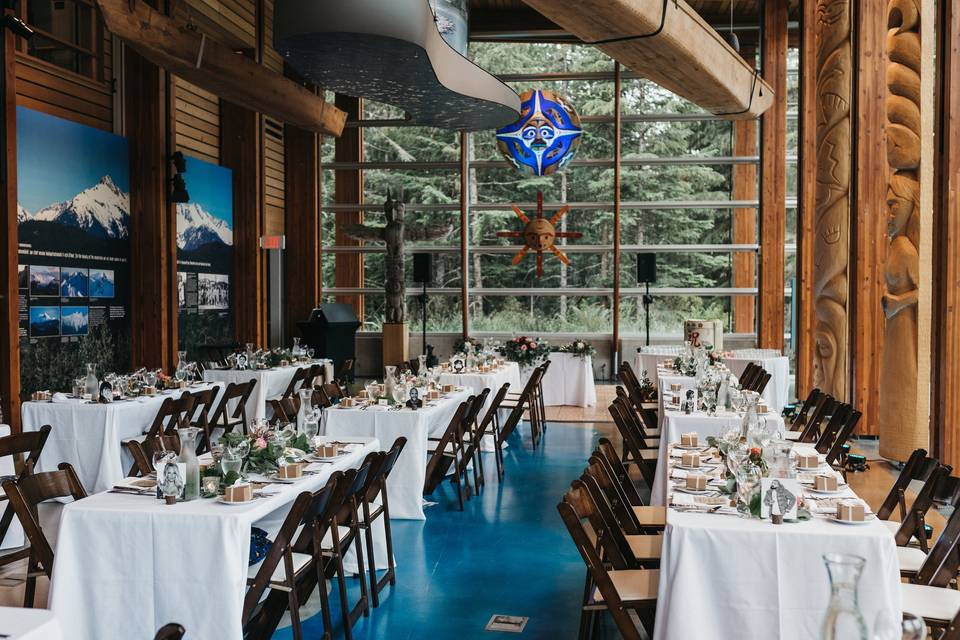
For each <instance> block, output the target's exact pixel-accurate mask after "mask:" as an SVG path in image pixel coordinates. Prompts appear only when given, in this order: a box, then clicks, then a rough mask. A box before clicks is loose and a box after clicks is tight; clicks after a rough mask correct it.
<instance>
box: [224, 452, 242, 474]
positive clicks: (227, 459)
mask: <svg viewBox="0 0 960 640" xmlns="http://www.w3.org/2000/svg"><path fill="white" fill-rule="evenodd" d="M241 468H243V455H241V453H240V450H239V447H227V448H226V449H224V451H223V455H222V456H220V470H221V471H223V477H224V478H226V477H227V476H228V475H229V474H230V472H231V471H232V472H234V473H236V474H238V475H239V474H240V469H241Z"/></svg>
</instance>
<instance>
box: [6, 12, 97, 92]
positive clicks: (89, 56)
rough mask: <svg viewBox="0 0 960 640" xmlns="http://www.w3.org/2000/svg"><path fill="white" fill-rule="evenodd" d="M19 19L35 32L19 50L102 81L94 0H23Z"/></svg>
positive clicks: (21, 41) (21, 44) (23, 42)
mask: <svg viewBox="0 0 960 640" xmlns="http://www.w3.org/2000/svg"><path fill="white" fill-rule="evenodd" d="M20 14H21V15H20V18H21V19H22V20H24V21H25V22H26V23H27V24H29V25H30V27H31V28H32V29H33V30H34V32H35V33H34V35H33V37H32V38H30V40H29V41H26V42H25V41H24V40H22V39H20V40H19V43H20V44H19V46H20V50H21V51H24V52H26V53H27V54H29V55H31V56H33V57H35V58H39V59H41V60H44V61H46V62H49V63H51V64H55V65H57V66H58V67H63V68H64V69H67V70H69V71H73V72H74V73H79V74H81V75H85V76H88V77H90V78H94V79H97V80H99V79H101V75H102V72H101V67H100V59H101V56H100V49H101V48H102V47H101V45H102V39H103V32H102V31H101V28H100V24H99V19H98V16H97V10H96V7H95V6H94V4H93V2H92V0H23V1H22V2H20Z"/></svg>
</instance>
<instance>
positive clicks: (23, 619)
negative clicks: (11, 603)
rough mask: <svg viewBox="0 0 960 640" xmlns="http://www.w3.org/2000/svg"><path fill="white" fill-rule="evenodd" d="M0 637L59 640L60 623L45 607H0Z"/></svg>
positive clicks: (60, 635) (23, 639)
mask: <svg viewBox="0 0 960 640" xmlns="http://www.w3.org/2000/svg"><path fill="white" fill-rule="evenodd" d="M0 634H2V635H0V638H10V639H11V640H61V639H62V638H64V637H65V636H64V635H63V633H62V629H61V627H60V623H59V622H58V621H57V619H56V617H55V616H54V615H53V613H52V612H50V611H47V610H46V609H22V608H18V607H0Z"/></svg>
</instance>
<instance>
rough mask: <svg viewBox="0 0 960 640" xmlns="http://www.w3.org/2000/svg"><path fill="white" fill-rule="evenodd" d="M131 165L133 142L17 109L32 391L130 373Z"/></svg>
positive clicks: (26, 366) (23, 343) (26, 358)
mask: <svg viewBox="0 0 960 640" xmlns="http://www.w3.org/2000/svg"><path fill="white" fill-rule="evenodd" d="M129 163H130V154H129V148H128V145H127V140H126V138H123V137H121V136H117V135H114V134H112V133H108V132H106V131H101V130H100V129H96V128H93V127H88V126H85V125H82V124H78V123H75V122H71V121H69V120H63V119H61V118H57V117H54V116H50V115H47V114H44V113H40V112H39V111H34V110H32V109H27V108H24V107H17V229H18V238H19V251H18V253H19V274H20V277H19V283H20V285H19V286H20V369H21V373H20V377H21V389H22V390H23V391H24V392H25V393H31V392H33V391H37V390H41V389H49V390H55V391H56V390H61V391H62V390H67V389H70V388H71V385H72V383H73V380H74V379H75V378H77V377H79V376H81V375H83V374H84V371H85V367H84V365H85V363H88V362H93V363H96V364H97V366H98V372H100V373H101V375H102V374H103V373H106V372H109V371H115V372H122V371H126V370H127V369H129V367H130V320H129V309H128V290H129V283H130V272H129V257H130V169H129Z"/></svg>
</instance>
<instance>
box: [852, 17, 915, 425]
mask: <svg viewBox="0 0 960 640" xmlns="http://www.w3.org/2000/svg"><path fill="white" fill-rule="evenodd" d="M886 4H887V3H886V2H868V3H860V4H859V5H858V11H857V12H856V23H855V24H856V31H855V35H854V38H853V41H854V43H855V45H854V53H855V61H854V69H855V73H854V74H853V79H854V86H855V90H854V100H855V102H854V109H853V113H855V114H856V117H855V118H854V122H853V144H854V149H855V151H854V154H853V158H852V160H851V163H852V166H853V169H852V171H853V174H854V176H855V177H854V181H853V187H854V190H855V194H854V203H853V222H852V224H851V240H850V242H851V245H850V255H851V262H852V264H851V274H850V303H849V309H850V320H849V322H850V347H849V354H850V363H849V367H850V377H851V382H850V394H849V397H847V398H846V399H847V400H850V401H852V402H853V403H854V406H855V407H856V408H857V409H858V410H859V411H861V412H862V413H863V417H862V418H861V419H860V424H859V425H858V426H857V432H858V433H860V434H862V435H875V434H877V433H878V425H877V421H878V412H879V402H880V395H881V389H880V385H881V382H880V379H881V374H880V370H881V358H882V351H883V333H884V317H883V310H882V308H881V303H880V299H881V296H882V295H883V269H884V262H885V260H886V255H887V244H888V241H887V238H886V230H887V229H886V218H887V215H886V210H887V207H886V204H885V203H886V198H887V196H886V193H887V176H888V173H889V169H888V166H887V159H886V156H887V152H886V135H887V130H886V118H885V112H886V106H885V102H886V95H887V82H886V66H887V53H886V46H887V7H886ZM902 382H903V384H909V383H908V382H907V381H906V380H903V381H902ZM898 386H899V385H898Z"/></svg>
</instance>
